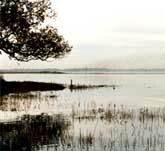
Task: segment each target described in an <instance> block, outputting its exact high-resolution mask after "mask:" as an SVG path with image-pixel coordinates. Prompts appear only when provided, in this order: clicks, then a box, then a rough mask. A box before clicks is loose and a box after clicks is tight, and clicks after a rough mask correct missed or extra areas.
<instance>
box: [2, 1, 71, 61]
mask: <svg viewBox="0 0 165 151" xmlns="http://www.w3.org/2000/svg"><path fill="white" fill-rule="evenodd" d="M54 17H56V13H55V12H54V10H53V9H52V8H51V3H50V0H1V1H0V53H2V51H3V52H5V53H6V54H8V55H9V57H10V58H15V59H16V60H18V61H29V60H42V61H44V60H47V59H48V58H61V57H63V56H64V55H65V54H67V53H69V52H70V51H71V46H70V45H69V44H68V42H67V41H65V40H64V38H63V36H61V35H58V33H57V29H56V28H54V27H51V26H49V25H46V23H45V19H46V18H54Z"/></svg>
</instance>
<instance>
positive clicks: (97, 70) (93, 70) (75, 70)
mask: <svg viewBox="0 0 165 151" xmlns="http://www.w3.org/2000/svg"><path fill="white" fill-rule="evenodd" d="M0 73H1V74H3V73H55V74H64V73H96V74H99V73H105V74H106V73H121V74H122V73H132V74H133V73H165V69H162V68H161V69H159V68H156V69H109V68H70V69H56V68H54V69H49V68H47V69H0Z"/></svg>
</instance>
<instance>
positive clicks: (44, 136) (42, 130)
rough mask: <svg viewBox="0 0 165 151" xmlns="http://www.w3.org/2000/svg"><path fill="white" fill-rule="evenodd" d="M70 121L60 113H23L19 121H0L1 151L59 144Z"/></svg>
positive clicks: (20, 150) (22, 150)
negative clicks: (52, 114)
mask: <svg viewBox="0 0 165 151" xmlns="http://www.w3.org/2000/svg"><path fill="white" fill-rule="evenodd" d="M69 125H70V123H69V121H67V120H66V119H64V118H63V117H62V115H55V116H49V115H47V114H41V115H24V116H23V117H21V119H20V120H19V121H14V122H6V123H5V122H3V123H0V150H1V151H31V150H33V149H34V148H37V147H39V146H42V145H47V144H54V147H57V146H59V143H60V140H62V139H64V138H63V137H64V134H65V131H66V130H67V129H68V127H69Z"/></svg>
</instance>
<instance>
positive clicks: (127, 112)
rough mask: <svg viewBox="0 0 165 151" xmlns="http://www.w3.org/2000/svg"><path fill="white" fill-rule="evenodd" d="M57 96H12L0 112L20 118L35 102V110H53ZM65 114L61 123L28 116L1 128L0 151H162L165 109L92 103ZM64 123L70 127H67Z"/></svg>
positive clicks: (54, 118)
mask: <svg viewBox="0 0 165 151" xmlns="http://www.w3.org/2000/svg"><path fill="white" fill-rule="evenodd" d="M51 96H52V97H51ZM55 96H56V93H49V94H47V95H45V96H43V95H42V94H41V93H24V94H16V95H15V96H14V94H11V95H8V97H6V96H5V97H4V100H3V101H1V105H0V109H1V111H6V110H8V111H11V112H12V113H13V112H18V113H19V112H20V111H22V110H26V108H27V109H28V108H29V106H30V105H31V104H33V103H34V102H33V101H35V102H36V101H39V102H38V103H39V104H40V103H41V102H42V101H43V102H46V101H47V103H48V104H49V105H52V104H51V103H50V102H51V101H53V102H54V101H55V99H56V97H55ZM68 108H71V111H70V112H69V113H67V116H66V115H65V113H63V115H62V118H61V116H58V115H57V116H54V115H48V114H40V115H27V114H26V115H23V116H21V117H20V118H19V119H18V121H15V122H9V123H5V122H2V123H1V124H0V128H1V130H0V140H1V144H0V147H1V148H0V149H1V150H2V151H5V149H6V148H5V149H4V148H2V146H3V147H5V146H4V145H3V144H7V146H8V147H9V146H10V145H11V144H23V145H24V147H31V148H30V149H31V150H35V151H38V150H40V151H45V150H49V151H54V150H55V151H109V150H110V151H164V150H165V107H159V108H156V107H153V108H150V107H142V108H130V107H128V106H124V105H116V104H97V103H96V102H94V101H91V102H90V103H84V102H83V103H82V102H78V103H77V104H76V103H74V104H71V107H70V106H69V107H68ZM66 120H67V121H69V122H68V123H65V121H66ZM60 121H61V122H60ZM56 122H58V124H56V125H55V123H56ZM59 123H60V124H59ZM60 129H61V130H60ZM56 134H57V135H56ZM10 142H11V144H10ZM25 142H28V143H25ZM9 144H10V145H9ZM18 148H20V146H17V148H16V149H17V150H18ZM10 149H11V148H10ZM16 149H15V150H16ZM8 150H9V148H7V149H6V151H8ZM13 150H14V149H13ZM15 150H14V151H15Z"/></svg>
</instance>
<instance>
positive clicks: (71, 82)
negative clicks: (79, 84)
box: [70, 79, 73, 91]
mask: <svg viewBox="0 0 165 151" xmlns="http://www.w3.org/2000/svg"><path fill="white" fill-rule="evenodd" d="M72 88H73V81H72V79H71V80H70V90H71V91H72Z"/></svg>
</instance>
